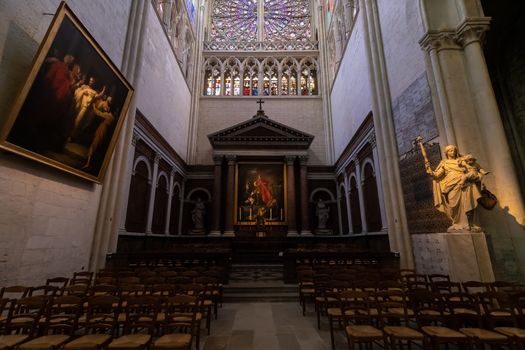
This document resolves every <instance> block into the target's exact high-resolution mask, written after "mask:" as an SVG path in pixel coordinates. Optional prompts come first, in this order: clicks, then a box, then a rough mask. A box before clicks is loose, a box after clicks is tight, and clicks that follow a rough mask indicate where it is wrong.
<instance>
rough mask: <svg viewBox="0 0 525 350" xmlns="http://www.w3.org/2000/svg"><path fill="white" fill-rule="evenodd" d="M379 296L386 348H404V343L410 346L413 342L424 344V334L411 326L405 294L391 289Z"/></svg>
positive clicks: (380, 320) (380, 319) (379, 311)
mask: <svg viewBox="0 0 525 350" xmlns="http://www.w3.org/2000/svg"><path fill="white" fill-rule="evenodd" d="M378 294H379V293H378ZM377 297H379V299H378V301H377V305H376V307H377V310H378V319H379V322H380V324H381V326H382V329H383V333H384V334H385V348H389V349H395V348H396V347H397V346H398V345H399V348H402V346H403V343H406V344H408V345H409V346H410V344H412V343H418V344H421V345H422V344H423V341H424V335H423V334H422V333H421V332H419V331H418V330H416V329H414V328H411V327H409V314H408V308H407V304H406V301H405V300H406V299H405V298H404V294H403V293H402V292H394V291H391V292H386V293H384V294H382V295H381V294H379V295H378V296H376V298H377ZM394 300H396V301H394ZM397 300H399V301H397Z"/></svg>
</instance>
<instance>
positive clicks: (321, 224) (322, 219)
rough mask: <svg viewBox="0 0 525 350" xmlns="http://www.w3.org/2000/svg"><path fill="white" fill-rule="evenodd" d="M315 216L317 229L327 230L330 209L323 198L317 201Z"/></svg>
mask: <svg viewBox="0 0 525 350" xmlns="http://www.w3.org/2000/svg"><path fill="white" fill-rule="evenodd" d="M315 215H316V216H317V229H318V230H326V222H327V221H328V219H329V217H330V207H329V206H327V205H326V203H325V202H324V201H323V199H322V198H319V200H318V201H317V205H316V207H315Z"/></svg>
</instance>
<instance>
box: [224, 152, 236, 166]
mask: <svg viewBox="0 0 525 350" xmlns="http://www.w3.org/2000/svg"><path fill="white" fill-rule="evenodd" d="M225 158H226V161H227V162H228V165H234V164H235V161H236V160H237V156H236V155H233V154H229V155H227V156H225Z"/></svg>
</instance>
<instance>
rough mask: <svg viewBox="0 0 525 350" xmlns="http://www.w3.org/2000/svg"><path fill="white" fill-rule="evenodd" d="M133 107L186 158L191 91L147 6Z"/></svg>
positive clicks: (157, 21)
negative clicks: (142, 47) (145, 25)
mask: <svg viewBox="0 0 525 350" xmlns="http://www.w3.org/2000/svg"><path fill="white" fill-rule="evenodd" d="M145 36H146V38H148V39H147V40H146V42H145V47H144V56H143V59H142V71H141V74H140V79H139V86H140V88H139V89H138V91H137V107H138V109H139V110H140V111H141V112H142V114H143V115H144V116H145V117H146V119H148V120H149V121H150V122H151V124H152V125H153V126H154V127H155V129H156V130H157V131H158V132H159V133H160V134H161V135H162V137H164V139H165V140H167V141H168V142H169V143H170V145H171V146H172V147H173V149H174V150H175V151H176V152H177V153H178V155H179V156H181V157H182V158H184V159H185V158H186V153H187V147H188V135H189V134H188V132H189V120H190V108H191V93H190V90H189V87H188V85H186V82H185V80H184V76H183V75H182V71H181V69H180V66H179V64H178V62H177V59H176V58H175V54H174V52H173V51H172V48H171V46H170V44H169V42H168V39H167V37H166V34H165V33H164V30H163V28H162V25H161V22H160V21H159V20H158V18H157V14H156V13H155V11H154V9H153V8H151V9H150V11H149V16H148V24H147V29H146V33H145Z"/></svg>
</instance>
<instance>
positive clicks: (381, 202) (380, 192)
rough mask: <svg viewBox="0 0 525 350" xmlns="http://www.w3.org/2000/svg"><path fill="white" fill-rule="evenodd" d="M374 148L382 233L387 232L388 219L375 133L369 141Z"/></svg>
mask: <svg viewBox="0 0 525 350" xmlns="http://www.w3.org/2000/svg"><path fill="white" fill-rule="evenodd" d="M369 143H370V146H372V159H373V161H374V172H375V177H376V187H377V197H378V200H379V211H380V212H381V231H383V232H386V231H387V224H386V222H387V219H386V209H385V196H384V193H383V185H382V184H383V182H382V181H381V167H380V166H379V155H378V154H377V142H376V134H375V133H374V132H373V133H372V134H371V135H370V139H369Z"/></svg>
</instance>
